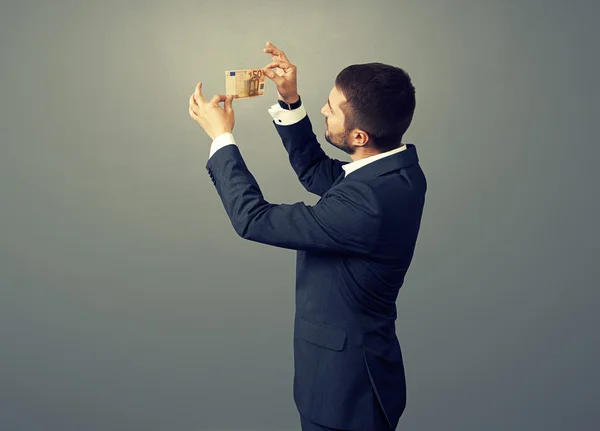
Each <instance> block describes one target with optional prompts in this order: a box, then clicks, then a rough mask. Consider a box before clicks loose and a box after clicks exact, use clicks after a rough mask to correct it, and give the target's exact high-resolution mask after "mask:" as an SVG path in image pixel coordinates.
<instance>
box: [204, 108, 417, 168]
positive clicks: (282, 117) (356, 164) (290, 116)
mask: <svg viewBox="0 0 600 431" xmlns="http://www.w3.org/2000/svg"><path fill="white" fill-rule="evenodd" d="M268 112H269V114H271V117H273V121H275V122H276V123H277V124H279V125H281V126H289V125H292V124H295V123H297V122H299V121H300V120H302V119H303V118H304V117H305V116H306V109H305V108H304V104H302V105H300V107H299V108H297V109H293V110H291V111H289V110H287V109H283V108H282V107H281V106H279V103H276V104H275V105H273V106H271V108H269V110H268ZM226 145H235V140H234V139H233V135H232V134H231V133H223V134H222V135H219V136H217V137H216V138H215V140H214V141H213V142H212V144H211V146H210V156H209V158H210V157H212V156H213V154H215V153H216V152H217V150H219V149H220V148H223V147H224V146H226ZM404 150H406V145H402V146H401V147H399V148H394V149H393V150H390V151H386V152H385V153H380V154H375V155H374V156H369V157H365V158H364V159H359V160H355V161H353V162H351V163H347V164H345V165H343V166H342V169H343V170H344V171H345V172H346V174H345V175H344V178H345V177H346V176H347V175H348V174H350V173H351V172H354V171H355V170H357V169H359V168H362V167H363V166H365V165H368V164H369V163H371V162H374V161H375V160H379V159H382V158H384V157H387V156H391V155H392V154H396V153H399V152H400V151H404Z"/></svg>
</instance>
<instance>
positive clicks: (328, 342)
mask: <svg viewBox="0 0 600 431" xmlns="http://www.w3.org/2000/svg"><path fill="white" fill-rule="evenodd" d="M294 337H296V338H300V339H302V340H304V341H308V342H309V343H313V344H316V345H317V346H321V347H325V348H327V349H331V350H337V351H340V350H342V349H343V348H344V341H345V340H346V330H345V329H342V328H336V327H334V326H329V325H325V324H323V323H317V322H311V321H310V320H306V319H303V318H301V317H297V318H296V320H295V323H294Z"/></svg>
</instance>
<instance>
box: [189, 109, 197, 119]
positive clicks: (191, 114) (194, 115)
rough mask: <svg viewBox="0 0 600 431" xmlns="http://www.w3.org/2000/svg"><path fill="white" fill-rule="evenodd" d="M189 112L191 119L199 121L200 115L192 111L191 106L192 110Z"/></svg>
mask: <svg viewBox="0 0 600 431" xmlns="http://www.w3.org/2000/svg"><path fill="white" fill-rule="evenodd" d="M188 112H189V113H190V118H191V119H192V120H196V121H198V115H197V114H196V112H195V111H194V110H193V109H192V107H191V106H190V108H189V109H188Z"/></svg>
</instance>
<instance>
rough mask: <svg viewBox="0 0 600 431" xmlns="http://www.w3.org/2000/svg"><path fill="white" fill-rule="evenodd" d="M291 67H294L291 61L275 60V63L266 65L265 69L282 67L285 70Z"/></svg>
mask: <svg viewBox="0 0 600 431" xmlns="http://www.w3.org/2000/svg"><path fill="white" fill-rule="evenodd" d="M290 67H292V65H291V64H290V63H287V62H285V61H274V62H273V63H269V64H267V66H266V67H265V70H271V69H275V68H279V69H282V70H283V71H284V72H285V71H287V70H288V69H289V68H290Z"/></svg>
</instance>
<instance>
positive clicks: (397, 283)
mask: <svg viewBox="0 0 600 431" xmlns="http://www.w3.org/2000/svg"><path fill="white" fill-rule="evenodd" d="M273 124H275V127H276V129H277V132H278V133H279V135H280V136H281V139H282V141H283V145H284V146H285V149H286V150H287V152H288V154H289V160H290V162H291V165H292V167H293V169H294V171H295V172H296V174H297V175H298V178H299V180H300V182H301V183H302V185H303V186H304V187H305V188H306V190H308V191H309V192H311V193H314V194H316V195H318V196H320V197H321V199H320V200H319V202H318V203H317V204H316V205H313V206H311V205H305V204H304V203H302V202H297V203H293V204H280V205H278V204H272V203H269V202H268V201H266V200H265V199H264V197H263V195H262V193H261V190H260V188H259V186H258V184H257V182H256V180H255V178H254V177H253V175H252V174H251V173H250V171H249V170H248V168H247V166H246V164H245V162H244V160H243V159H242V156H241V154H240V151H239V148H238V147H237V146H236V145H227V146H225V147H223V148H220V149H219V150H217V151H216V153H215V154H214V155H213V156H212V157H210V159H209V160H208V162H207V164H206V168H207V170H208V172H209V174H210V178H211V179H212V182H213V184H214V185H215V187H216V189H217V192H218V194H219V196H220V198H221V200H222V202H223V205H224V207H225V210H226V212H227V215H228V216H229V218H230V220H231V224H232V225H233V228H234V229H235V231H236V232H237V233H238V235H239V236H240V237H242V238H244V239H248V240H251V241H256V242H259V243H263V244H270V245H273V246H276V247H282V248H286V249H293V250H297V261H296V313H295V321H294V383H293V393H294V401H295V403H296V406H297V408H298V411H299V412H300V414H302V415H303V416H305V417H307V418H308V419H310V420H311V421H313V422H316V423H318V424H321V425H325V426H327V427H331V428H339V429H349V430H365V429H368V428H369V424H370V423H371V422H370V421H371V420H372V419H371V418H372V417H373V410H372V409H373V408H375V406H376V405H375V404H374V403H377V402H379V403H380V405H381V407H382V408H383V411H384V413H385V415H386V418H387V420H388V422H389V424H390V427H391V428H392V429H395V428H396V426H397V424H398V419H399V418H400V416H401V415H402V412H403V411H404V408H405V406H406V383H405V376H404V364H403V360H402V353H401V350H400V344H399V342H398V338H397V337H396V332H395V323H394V322H395V320H396V316H397V314H396V298H397V296H398V291H399V289H400V287H401V286H402V284H403V282H404V277H405V275H406V272H407V270H408V267H409V265H410V263H411V260H412V257H413V252H414V249H415V244H416V242H417V235H418V232H419V227H420V223H421V215H422V212H423V206H424V203H425V192H426V189H427V183H426V179H425V175H424V174H423V171H422V170H421V167H420V166H419V163H418V162H419V160H418V158H417V150H416V148H415V146H414V145H412V144H406V145H407V149H406V150H404V151H401V152H399V153H396V154H392V155H390V156H387V157H384V158H382V159H379V160H375V161H373V162H371V163H369V164H367V165H365V166H363V167H360V168H359V169H357V170H355V171H353V172H351V173H349V174H348V175H347V176H346V177H344V175H345V172H344V170H343V169H342V165H344V164H346V163H348V162H342V161H339V160H336V159H332V158H330V157H328V156H327V155H326V154H325V152H324V151H323V149H322V148H321V146H320V144H319V143H318V142H317V139H316V136H315V134H314V133H313V130H312V125H311V122H310V120H309V118H308V116H305V117H304V118H303V119H302V120H301V121H300V122H298V123H296V124H292V125H287V126H281V125H278V124H277V123H275V122H273Z"/></svg>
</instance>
